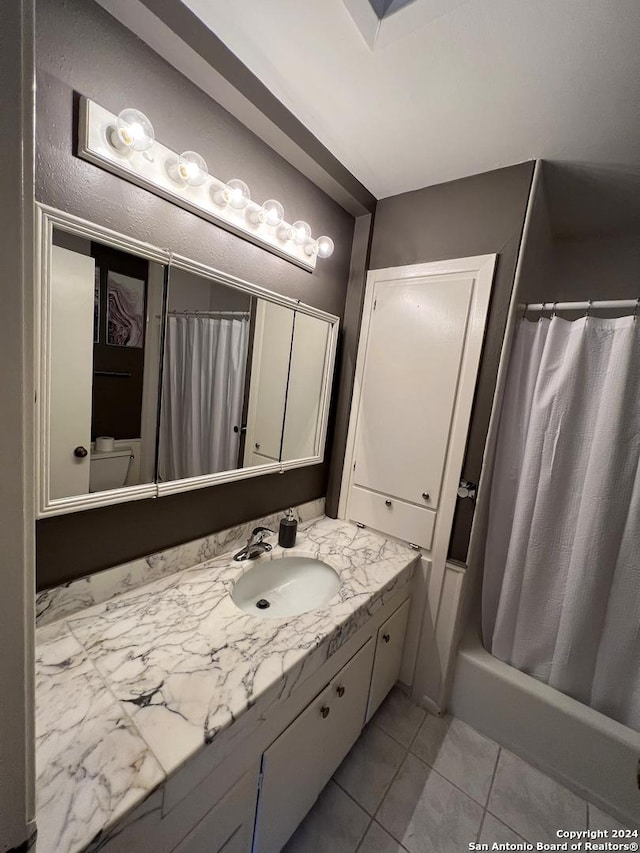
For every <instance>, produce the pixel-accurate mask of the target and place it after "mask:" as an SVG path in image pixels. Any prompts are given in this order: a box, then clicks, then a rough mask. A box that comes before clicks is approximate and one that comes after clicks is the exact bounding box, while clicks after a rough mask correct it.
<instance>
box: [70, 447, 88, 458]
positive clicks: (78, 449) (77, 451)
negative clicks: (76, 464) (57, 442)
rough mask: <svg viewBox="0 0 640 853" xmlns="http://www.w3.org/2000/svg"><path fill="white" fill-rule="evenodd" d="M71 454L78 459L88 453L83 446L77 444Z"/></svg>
mask: <svg viewBox="0 0 640 853" xmlns="http://www.w3.org/2000/svg"><path fill="white" fill-rule="evenodd" d="M73 455H74V456H75V457H76V458H78V459H84V458H85V457H86V456H88V455H89V453H88V451H87V448H86V447H83V446H82V445H81V444H79V445H78V446H77V447H76V448H75V450H74V451H73Z"/></svg>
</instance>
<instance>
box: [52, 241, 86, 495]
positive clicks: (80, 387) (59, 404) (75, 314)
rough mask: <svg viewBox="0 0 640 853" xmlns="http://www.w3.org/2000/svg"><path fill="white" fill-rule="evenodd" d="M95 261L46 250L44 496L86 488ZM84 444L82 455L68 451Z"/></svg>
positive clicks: (82, 491) (55, 248)
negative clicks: (47, 395)
mask: <svg viewBox="0 0 640 853" xmlns="http://www.w3.org/2000/svg"><path fill="white" fill-rule="evenodd" d="M94 293H95V261H94V259H93V258H90V257H88V256H87V255H79V254H77V253H76V252H71V251H69V250H68V249H62V248H60V247H59V246H52V248H51V289H50V323H51V330H50V332H51V337H50V340H51V353H50V356H51V358H50V370H51V399H50V401H49V459H50V464H49V495H50V497H51V498H63V497H68V496H70V495H83V494H87V493H88V492H89V465H90V456H89V450H90V445H91V389H92V380H93V306H94ZM76 448H85V449H86V451H87V455H86V456H85V457H79V456H75V455H74V450H75V449H76Z"/></svg>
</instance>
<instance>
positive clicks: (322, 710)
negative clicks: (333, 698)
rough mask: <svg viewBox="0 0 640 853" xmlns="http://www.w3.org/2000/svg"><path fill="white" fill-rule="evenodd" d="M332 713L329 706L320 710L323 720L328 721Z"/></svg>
mask: <svg viewBox="0 0 640 853" xmlns="http://www.w3.org/2000/svg"><path fill="white" fill-rule="evenodd" d="M330 711H331V708H330V707H329V706H328V705H323V706H322V708H320V713H321V714H322V719H323V720H326V719H327V717H328V716H329V712H330Z"/></svg>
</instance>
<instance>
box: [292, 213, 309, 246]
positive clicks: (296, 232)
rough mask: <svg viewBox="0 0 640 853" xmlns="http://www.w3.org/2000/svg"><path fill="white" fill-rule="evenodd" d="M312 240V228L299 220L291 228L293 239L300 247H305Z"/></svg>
mask: <svg viewBox="0 0 640 853" xmlns="http://www.w3.org/2000/svg"><path fill="white" fill-rule="evenodd" d="M310 238H311V226H310V225H309V223H308V222H303V220H302V219H299V220H298V221H297V222H294V223H293V225H292V226H291V239H292V240H293V242H294V243H295V244H296V245H298V246H303V245H304V244H305V243H307V242H308V241H309V239H310Z"/></svg>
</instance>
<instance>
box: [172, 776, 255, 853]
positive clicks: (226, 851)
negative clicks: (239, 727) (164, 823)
mask: <svg viewBox="0 0 640 853" xmlns="http://www.w3.org/2000/svg"><path fill="white" fill-rule="evenodd" d="M256 798H257V779H256V774H255V773H254V772H249V773H245V775H244V776H243V777H242V779H240V781H239V782H236V784H235V785H234V786H233V788H231V790H230V791H228V792H227V793H226V794H225V796H224V797H223V798H222V799H221V800H220V801H219V802H218V803H217V804H216V805H215V806H214V807H213V808H212V809H211V811H210V812H208V813H207V814H206V815H205V816H204V817H203V818H202V820H201V821H200V822H199V823H198V824H197V825H196V826H195V827H194V828H193V829H192V830H191V832H190V833H189V835H187V837H186V838H185V839H184V840H183V841H182V842H181V843H180V844H179V845H178V846H177V847H176V848H175V849H174V851H173V853H250V850H251V846H252V843H253V826H254V818H255V813H256Z"/></svg>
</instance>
